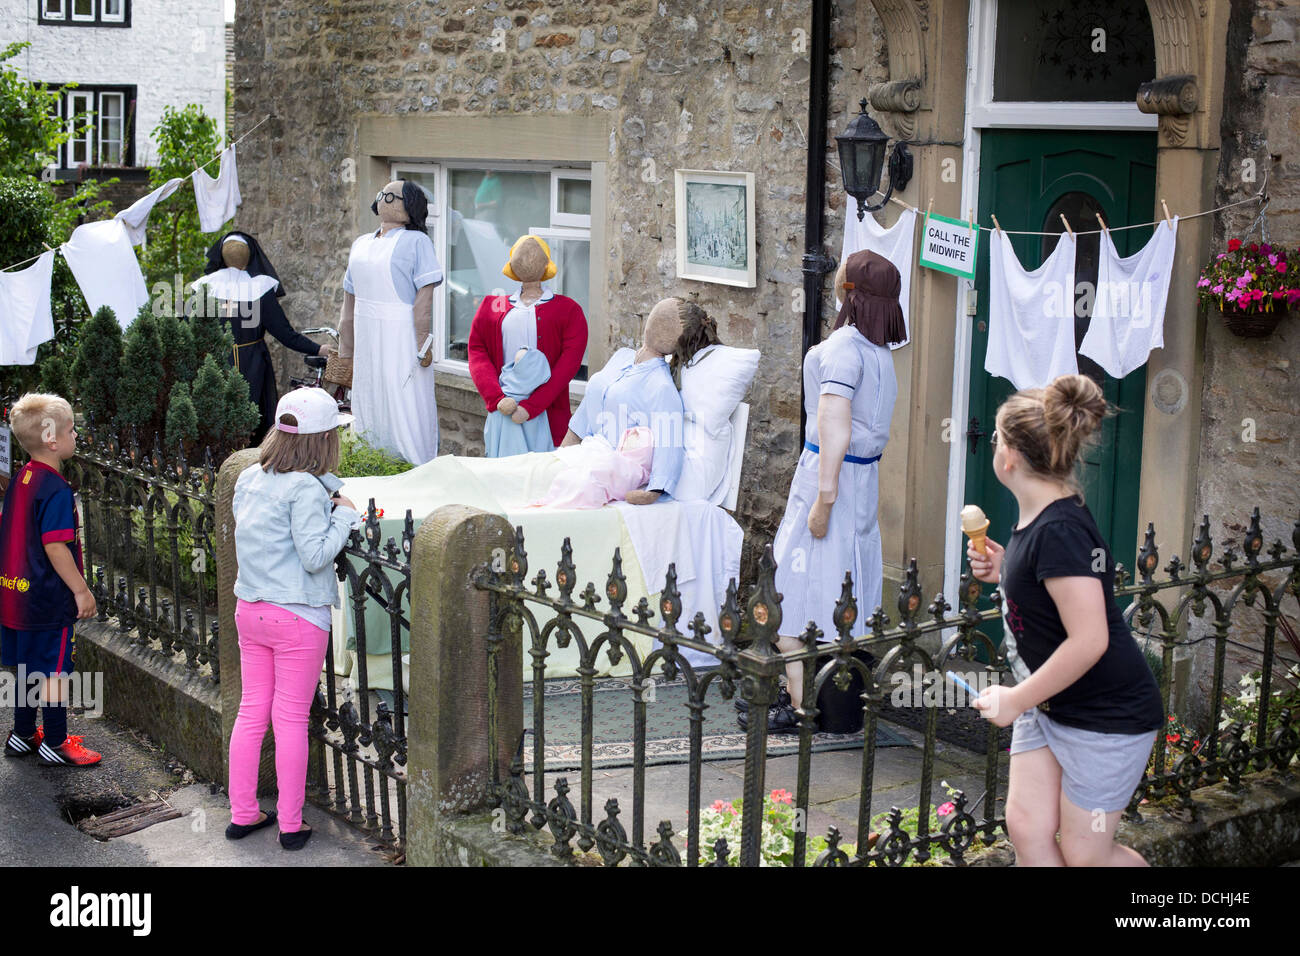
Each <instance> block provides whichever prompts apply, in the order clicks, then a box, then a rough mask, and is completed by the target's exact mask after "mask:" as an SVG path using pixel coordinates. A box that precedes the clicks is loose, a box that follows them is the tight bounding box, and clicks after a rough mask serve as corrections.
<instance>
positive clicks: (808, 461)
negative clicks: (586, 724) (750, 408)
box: [769, 251, 906, 730]
mask: <svg viewBox="0 0 1300 956" xmlns="http://www.w3.org/2000/svg"><path fill="white" fill-rule="evenodd" d="M836 279H837V285H839V286H841V287H842V290H843V291H842V293H841V295H842V301H843V302H844V306H843V308H842V309H841V310H840V315H839V319H838V320H837V321H836V324H835V331H834V332H832V333H831V334H830V336H828V337H827V339H826V340H825V341H824V342H822V343H820V344H818V345H815V346H813V347H812V348H811V349H809V350H808V354H807V355H806V356H804V362H803V383H804V407H805V409H806V411H807V415H808V425H807V429H806V430H805V433H804V450H803V453H802V454H801V455H800V457H799V465H798V467H797V468H796V469H795V473H794V479H793V480H792V481H791V483H790V497H789V500H788V501H787V503H786V508H785V515H784V517H783V518H782V519H781V527H780V528H779V529H778V531H777V533H776V541H775V543H774V545H773V551H774V554H775V558H776V562H777V572H776V589H777V591H778V592H779V593H780V594H782V595H783V603H782V606H781V622H782V630H783V631H785V632H786V634H787V635H797V634H801V633H802V632H803V630H804V628H806V627H807V625H808V622H809V621H815V622H816V624H817V626H818V627H819V628H821V630H822V632H823V634H824V635H825V637H826V638H827V639H833V638H834V636H835V635H836V633H837V632H836V629H835V625H834V623H833V621H832V613H833V611H834V609H835V604H836V602H837V601H839V599H840V592H841V589H842V588H843V585H844V572H845V571H849V572H851V573H852V574H853V587H854V597H855V598H856V599H857V602H858V618H857V622H856V625H855V627H854V630H853V633H854V634H860V633H862V632H863V630H864V622H866V621H867V620H868V619H869V618H870V616H871V614H872V612H873V611H874V610H875V608H876V606H877V605H878V604H880V598H881V589H882V587H883V583H882V582H883V573H884V567H883V558H882V553H881V545H880V526H879V523H878V522H877V514H876V513H877V508H878V506H879V502H880V488H879V468H880V466H879V461H880V457H881V455H882V453H883V452H884V450H885V443H886V442H887V441H888V440H889V422H890V419H891V418H892V417H893V414H894V400H895V399H896V398H897V396H898V381H897V379H896V378H895V377H894V360H893V358H892V357H891V354H890V351H889V343H890V342H901V341H902V340H903V338H904V336H905V335H906V331H905V329H904V325H903V310H902V308H901V307H900V306H899V303H898V294H899V289H900V286H901V283H900V279H899V274H898V269H897V268H895V267H894V266H893V265H892V264H891V263H890V262H889V260H888V259H885V258H884V257H883V256H879V255H877V254H876V253H874V252H868V251H863V252H857V253H854V254H853V255H851V256H849V257H848V259H847V260H845V264H844V265H843V266H841V271H840V274H839V275H837V276H836ZM778 646H779V647H780V648H781V649H782V650H796V649H798V648H799V647H801V646H802V641H800V640H799V639H798V638H797V637H793V636H782V637H780V638H778ZM802 668H803V665H802V664H793V665H789V666H787V668H786V679H787V681H788V694H789V697H788V698H787V697H786V695H785V694H782V695H781V696H780V697H779V698H778V703H777V704H776V705H774V706H773V708H772V709H773V711H774V712H773V713H771V714H769V726H770V727H771V728H772V729H774V730H788V729H791V728H792V727H793V725H794V720H795V717H794V713H793V708H795V707H799V706H800V705H801V703H802V700H801V698H802V694H803V672H802Z"/></svg>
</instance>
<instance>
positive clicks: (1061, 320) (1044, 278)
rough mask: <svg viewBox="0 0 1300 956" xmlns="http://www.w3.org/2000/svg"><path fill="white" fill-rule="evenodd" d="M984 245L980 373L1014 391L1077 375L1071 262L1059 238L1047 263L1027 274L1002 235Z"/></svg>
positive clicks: (1068, 245) (1069, 242)
mask: <svg viewBox="0 0 1300 956" xmlns="http://www.w3.org/2000/svg"><path fill="white" fill-rule="evenodd" d="M990 238H991V240H992V241H991V242H990V243H989V343H988V351H987V352H986V354H985V356H984V370H985V371H986V372H988V373H989V374H990V375H999V376H1001V377H1002V378H1005V379H1008V380H1009V381H1010V382H1011V383H1012V384H1013V385H1015V387H1016V388H1018V389H1022V388H1043V387H1044V386H1046V385H1047V384H1048V383H1049V382H1050V381H1052V379H1054V378H1056V377H1057V376H1058V375H1071V374H1075V373H1077V372H1078V371H1079V363H1078V360H1077V359H1076V358H1075V352H1074V258H1075V251H1076V249H1077V248H1078V242H1077V241H1076V239H1075V238H1074V236H1072V235H1070V234H1069V233H1063V234H1062V235H1061V238H1060V241H1059V242H1057V244H1056V248H1055V249H1054V250H1052V254H1051V255H1050V256H1048V257H1047V261H1046V262H1044V263H1043V264H1042V265H1041V266H1039V267H1038V268H1037V269H1035V270H1034V271H1033V272H1026V271H1025V270H1024V268H1023V267H1022V266H1021V265H1020V260H1019V259H1017V258H1016V251H1015V250H1014V249H1013V248H1012V247H1011V239H1010V237H1008V236H1007V234H1006V233H1005V232H1002V231H1001V230H1000V229H995V230H994V231H993V235H992V236H991V237H990Z"/></svg>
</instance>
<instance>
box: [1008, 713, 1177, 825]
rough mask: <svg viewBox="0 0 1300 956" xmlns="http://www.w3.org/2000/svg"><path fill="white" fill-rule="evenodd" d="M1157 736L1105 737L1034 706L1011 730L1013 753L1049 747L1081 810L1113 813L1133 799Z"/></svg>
mask: <svg viewBox="0 0 1300 956" xmlns="http://www.w3.org/2000/svg"><path fill="white" fill-rule="evenodd" d="M1155 742H1156V732H1155V731H1154V730H1149V731H1147V732H1146V733H1143V734H1103V733H1099V732H1098V731H1095V730H1080V729H1079V728H1077V727H1067V726H1065V725H1064V724H1058V723H1057V722H1056V721H1054V720H1052V718H1050V717H1048V716H1047V715H1046V714H1044V713H1043V712H1042V711H1040V710H1039V709H1038V708H1037V707H1031V708H1030V709H1029V710H1027V711H1025V712H1024V713H1023V714H1021V715H1020V716H1019V717H1017V718H1016V722H1015V723H1014V724H1012V727H1011V754H1012V756H1015V755H1016V754H1018V753H1024V752H1025V751H1028V750H1037V749H1038V748H1039V747H1047V748H1048V749H1049V750H1051V752H1052V756H1053V757H1055V758H1056V762H1057V763H1058V764H1060V765H1061V790H1062V791H1063V792H1064V793H1065V796H1066V799H1068V800H1069V801H1070V802H1071V803H1073V804H1074V805H1075V806H1076V807H1078V808H1079V809H1081V810H1089V811H1092V810H1101V811H1102V812H1103V813H1113V812H1115V811H1116V810H1123V809H1124V808H1125V807H1127V806H1128V804H1129V801H1130V800H1132V799H1133V791H1134V790H1136V789H1137V785H1138V782H1139V781H1141V779H1142V774H1143V773H1144V772H1145V771H1146V767H1147V759H1148V758H1149V757H1150V756H1151V747H1152V746H1153V745H1154V744H1155Z"/></svg>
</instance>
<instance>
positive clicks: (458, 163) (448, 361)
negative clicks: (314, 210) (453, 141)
mask: <svg viewBox="0 0 1300 956" xmlns="http://www.w3.org/2000/svg"><path fill="white" fill-rule="evenodd" d="M485 169H492V170H496V171H498V172H503V173H512V172H521V173H545V172H548V171H549V172H550V173H551V217H552V224H551V225H550V226H540V225H539V226H531V227H529V234H530V235H540V236H541V237H542V238H548V237H549V236H551V235H555V236H557V237H560V238H566V239H586V240H587V241H588V242H589V243H590V242H591V240H592V236H591V229H590V227H588V228H586V229H577V228H572V227H563V226H559V224H558V223H555V222H554V217H555V212H556V210H555V204H556V195H557V193H556V181H555V180H556V173H560V174H561V175H560V178H570V179H590V178H591V170H590V169H589V168H568V167H559V166H554V165H553V164H548V163H521V162H496V161H492V160H460V159H454V160H409V161H407V160H391V161H390V163H389V169H388V174H389V181H390V182H392V181H394V180H398V179H401V178H402V173H405V172H410V173H432V174H434V176H435V177H436V182H437V186H436V188H435V189H434V196H435V200H436V202H435V205H436V207H437V208H436V209H435V207H434V206H432V205H431V206H430V208H429V236H430V238H432V239H433V244H434V250H435V251H436V252H437V255H438V263H439V265H441V266H442V268H443V276H444V278H443V281H444V282H449V281H450V280H451V277H450V274H449V272H448V264H449V259H450V257H449V256H448V255H447V229H448V220H449V218H450V217H448V216H444V215H442V214H441V213H442V206H443V204H445V203H446V201H447V200H446V197H447V196H448V195H449V194H450V185H449V183H450V178H451V173H452V172H453V171H457V170H471V171H482V170H485ZM575 173H576V174H579V175H574V174H575ZM570 218H582V219H586V220H588V222H590V219H591V217H590V216H583V217H576V216H572V214H570ZM592 272H593V275H594V272H595V269H594V264H593V270H592ZM501 279H502V281H501V289H502V291H505V289H506V286H507V284H508V281H509V280H507V279H506V278H505V276H502V277H501ZM446 298H447V297H446V294H445V293H444V294H443V295H435V296H434V297H433V332H434V337H435V343H436V344H435V349H434V361H433V368H434V370H435V371H436V372H447V373H450V374H452V375H457V376H460V377H462V378H466V379H468V378H469V377H470V374H469V363H468V362H462V361H460V360H459V359H452V358H448V357H447V339H448V333H449V329H448V322H449V317H448V315H447V306H446ZM593 307H594V303H593ZM597 371H599V369H593V368H591V367H590V366H589V367H588V368H587V375H588V377H590V376H591V375H593V374H595V372H597ZM586 390H587V383H586V382H581V381H576V380H575V381H572V382H570V383H569V394H570V395H576V396H579V397H581V396H582V395H584V394H586Z"/></svg>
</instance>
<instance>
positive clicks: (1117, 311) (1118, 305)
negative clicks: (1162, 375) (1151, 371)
mask: <svg viewBox="0 0 1300 956" xmlns="http://www.w3.org/2000/svg"><path fill="white" fill-rule="evenodd" d="M1177 245H1178V217H1177V216H1175V217H1174V218H1173V222H1172V224H1171V225H1166V224H1165V223H1161V224H1160V225H1158V226H1156V230H1155V232H1154V233H1152V234H1151V238H1150V239H1149V240H1148V241H1147V244H1146V245H1145V246H1143V247H1142V249H1141V250H1139V251H1138V252H1137V253H1135V254H1134V255H1131V256H1129V257H1128V258H1127V259H1121V258H1120V257H1119V253H1118V252H1117V251H1116V249H1115V243H1113V242H1111V239H1110V233H1109V232H1103V233H1102V234H1101V249H1100V255H1099V256H1098V260H1097V295H1096V298H1095V299H1094V300H1093V306H1092V319H1091V321H1090V322H1089V325H1088V333H1087V334H1086V335H1085V336H1084V337H1083V342H1082V343H1081V344H1080V346H1079V354H1080V355H1086V356H1088V358H1090V359H1092V360H1093V361H1094V362H1096V363H1097V364H1098V365H1100V366H1101V367H1102V368H1103V369H1105V370H1106V374H1107V375H1109V376H1111V377H1112V378H1117V379H1118V378H1123V377H1124V376H1126V375H1128V374H1129V373H1130V372H1132V371H1134V370H1135V369H1138V368H1141V367H1142V366H1143V365H1145V364H1146V361H1147V358H1148V357H1149V356H1150V354H1151V350H1152V349H1162V348H1164V347H1165V305H1166V304H1167V303H1168V301H1169V280H1170V279H1171V278H1172V276H1173V272H1174V250H1175V247H1176V246H1177Z"/></svg>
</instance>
